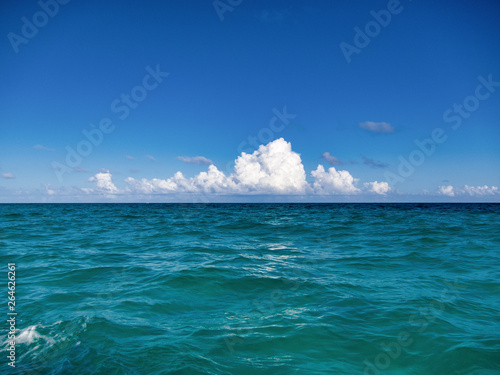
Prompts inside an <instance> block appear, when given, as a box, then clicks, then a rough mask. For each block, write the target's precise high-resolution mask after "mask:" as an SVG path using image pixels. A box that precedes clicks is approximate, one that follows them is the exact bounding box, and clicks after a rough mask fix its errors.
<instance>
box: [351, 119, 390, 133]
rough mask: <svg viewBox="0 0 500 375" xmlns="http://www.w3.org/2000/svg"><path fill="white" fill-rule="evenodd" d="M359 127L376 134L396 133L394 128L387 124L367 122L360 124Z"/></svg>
mask: <svg viewBox="0 0 500 375" xmlns="http://www.w3.org/2000/svg"><path fill="white" fill-rule="evenodd" d="M359 126H360V127H361V128H362V129H365V130H368V131H371V132H374V133H394V128H393V127H392V125H391V124H389V123H387V122H373V121H365V122H360V123H359Z"/></svg>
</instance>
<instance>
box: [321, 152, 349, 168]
mask: <svg viewBox="0 0 500 375" xmlns="http://www.w3.org/2000/svg"><path fill="white" fill-rule="evenodd" d="M321 157H322V158H323V159H325V160H326V161H327V162H328V163H329V164H330V165H344V164H345V163H344V162H343V161H342V160H339V158H337V157H336V156H333V155H331V154H330V153H329V152H328V151H327V152H323V153H322V154H321Z"/></svg>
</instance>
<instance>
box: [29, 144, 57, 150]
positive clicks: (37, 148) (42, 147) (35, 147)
mask: <svg viewBox="0 0 500 375" xmlns="http://www.w3.org/2000/svg"><path fill="white" fill-rule="evenodd" d="M33 148H34V149H35V150H43V151H55V149H53V148H50V147H45V146H44V145H34V146H33Z"/></svg>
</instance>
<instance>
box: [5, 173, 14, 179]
mask: <svg viewBox="0 0 500 375" xmlns="http://www.w3.org/2000/svg"><path fill="white" fill-rule="evenodd" d="M2 177H3V178H7V179H13V178H16V176H14V175H13V174H12V173H2Z"/></svg>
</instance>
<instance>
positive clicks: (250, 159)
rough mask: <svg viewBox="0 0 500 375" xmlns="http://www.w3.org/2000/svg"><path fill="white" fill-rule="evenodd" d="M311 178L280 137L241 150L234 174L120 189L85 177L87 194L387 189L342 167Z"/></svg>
mask: <svg viewBox="0 0 500 375" xmlns="http://www.w3.org/2000/svg"><path fill="white" fill-rule="evenodd" d="M310 177H311V179H312V182H308V181H307V179H306V172H305V170H304V166H303V164H302V159H301V157H300V154H298V153H296V152H295V151H293V150H292V145H291V144H290V143H289V142H286V141H285V140H284V139H283V138H280V139H277V140H275V141H273V142H270V143H268V144H267V145H261V146H260V147H259V148H258V149H257V150H255V151H254V152H253V153H251V154H249V153H245V152H242V153H241V155H240V156H239V157H238V158H237V159H236V161H235V168H234V172H233V173H231V174H230V175H226V174H224V173H223V172H221V171H220V170H218V169H217V167H216V166H215V165H213V164H211V165H210V166H209V167H208V170H207V171H206V172H201V173H199V174H198V175H196V176H194V177H189V178H187V177H185V176H184V175H183V174H182V172H177V173H175V174H174V175H173V176H172V177H170V178H167V179H161V178H153V179H145V178H143V179H135V178H133V177H127V178H126V179H125V180H124V181H125V183H126V184H127V186H126V188H125V189H118V188H117V187H116V186H115V185H114V183H113V181H112V176H111V173H110V172H108V171H101V172H100V173H98V174H96V175H95V176H94V177H91V178H90V179H89V181H91V182H94V183H95V185H96V188H94V189H86V192H87V193H98V192H102V193H105V194H121V193H127V194H176V193H198V194H200V193H201V194H219V195H227V194H245V195H255V194H274V195H353V194H360V193H366V194H378V195H385V194H387V193H388V192H389V191H390V187H389V185H388V183H387V182H377V181H374V182H368V183H365V184H363V185H361V186H360V187H358V183H359V179H357V178H354V177H353V176H352V175H351V174H350V173H349V172H348V171H346V170H337V169H335V168H334V167H331V168H329V169H328V171H326V170H325V168H324V167H323V165H321V164H320V165H318V167H317V168H316V170H314V171H312V172H311V174H310Z"/></svg>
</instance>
